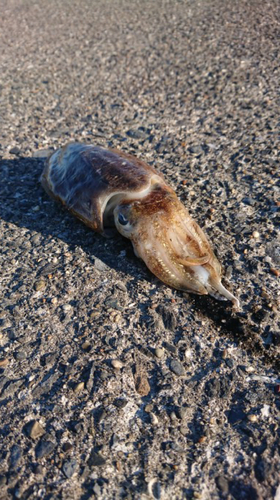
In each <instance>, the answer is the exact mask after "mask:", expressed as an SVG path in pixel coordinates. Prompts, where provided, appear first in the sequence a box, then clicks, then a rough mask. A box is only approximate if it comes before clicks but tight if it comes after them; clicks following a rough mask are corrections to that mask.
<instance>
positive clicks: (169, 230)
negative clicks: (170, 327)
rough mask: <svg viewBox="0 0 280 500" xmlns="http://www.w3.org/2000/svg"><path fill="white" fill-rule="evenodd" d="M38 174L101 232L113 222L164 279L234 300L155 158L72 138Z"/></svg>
mask: <svg viewBox="0 0 280 500" xmlns="http://www.w3.org/2000/svg"><path fill="white" fill-rule="evenodd" d="M41 182H42V185H43V187H44V189H45V190H46V191H47V193H49V194H50V195H51V196H53V197H54V198H55V199H57V200H59V201H60V202H61V203H62V204H63V205H64V206H65V207H66V208H67V209H68V210H69V211H70V212H71V213H72V214H74V215H75V216H76V217H78V218H79V219H80V220H82V221H83V222H84V223H85V224H86V225H87V226H89V227H90V228H91V229H93V230H94V231H97V232H99V233H101V234H102V233H103V234H106V227H109V226H110V225H113V224H115V226H116V228H117V230H118V231H119V232H120V233H121V234H122V235H123V236H125V237H126V238H128V239H130V240H131V242H132V245H133V248H134V251H135V254H136V255H137V256H138V257H140V258H141V259H143V261H144V262H145V264H146V265H147V267H148V268H149V269H150V271H151V272H152V273H153V274H155V275H156V276H157V277H158V278H159V279H160V280H161V281H163V282H164V283H166V284H167V285H169V286H171V287H174V288H176V289H178V290H183V291H187V292H192V293H196V294H200V295H205V294H210V295H212V296H213V297H215V298H216V299H219V300H231V301H232V302H233V304H234V306H235V307H238V306H239V301H238V299H237V298H236V297H235V296H234V295H232V293H230V292H229V291H228V290H227V289H226V288H225V287H224V286H223V285H222V283H221V266H220V264H219V262H218V260H217V258H216V257H215V255H214V253H213V251H212V249H211V246H210V243H209V241H208V239H207V237H206V235H205V234H204V232H203V231H202V229H201V228H200V227H199V225H198V224H197V223H196V222H195V221H194V220H193V219H192V218H191V216H190V215H189V213H188V211H187V209H186V208H185V207H184V205H183V204H182V203H181V202H180V201H179V199H178V198H177V196H176V194H175V191H173V189H172V188H171V187H169V186H168V185H167V184H166V182H165V181H164V179H163V176H162V175H161V174H160V173H159V172H158V171H157V170H156V169H155V168H153V167H152V166H150V165H147V163H145V162H144V161H141V160H139V159H138V158H136V157H134V156H132V155H129V154H127V153H124V152H122V151H119V150H117V149H108V150H107V149H103V148H101V147H99V146H91V145H85V144H80V143H72V144H67V145H66V146H65V147H63V148H61V149H58V150H57V151H55V152H54V153H53V154H52V155H51V156H50V157H49V158H48V159H47V161H46V164H45V168H44V171H43V174H42V177H41Z"/></svg>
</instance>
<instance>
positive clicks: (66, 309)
mask: <svg viewBox="0 0 280 500" xmlns="http://www.w3.org/2000/svg"><path fill="white" fill-rule="evenodd" d="M62 309H63V311H64V312H66V313H67V312H69V311H71V309H72V306H71V305H70V304H64V305H63V306H62Z"/></svg>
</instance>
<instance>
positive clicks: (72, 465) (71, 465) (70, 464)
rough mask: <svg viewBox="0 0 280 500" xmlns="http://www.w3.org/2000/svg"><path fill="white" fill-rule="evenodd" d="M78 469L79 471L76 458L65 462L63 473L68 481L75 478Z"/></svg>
mask: <svg viewBox="0 0 280 500" xmlns="http://www.w3.org/2000/svg"><path fill="white" fill-rule="evenodd" d="M76 469H77V461H76V460H75V458H71V459H70V460H66V462H64V464H63V466H62V471H63V473H64V474H65V476H66V477H67V478H68V479H69V478H70V477H72V476H73V474H74V473H75V471H76Z"/></svg>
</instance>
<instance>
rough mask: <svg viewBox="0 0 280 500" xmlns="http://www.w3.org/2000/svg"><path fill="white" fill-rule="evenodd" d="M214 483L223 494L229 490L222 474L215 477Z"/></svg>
mask: <svg viewBox="0 0 280 500" xmlns="http://www.w3.org/2000/svg"><path fill="white" fill-rule="evenodd" d="M216 484H217V486H218V488H219V490H221V492H222V493H223V495H227V494H228V491H229V484H228V480H227V479H226V478H225V477H224V476H218V477H216Z"/></svg>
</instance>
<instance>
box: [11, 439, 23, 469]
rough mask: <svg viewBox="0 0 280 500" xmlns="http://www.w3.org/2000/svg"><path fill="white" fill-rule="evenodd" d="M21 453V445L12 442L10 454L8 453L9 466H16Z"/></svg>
mask: <svg viewBox="0 0 280 500" xmlns="http://www.w3.org/2000/svg"><path fill="white" fill-rule="evenodd" d="M21 455H22V450H21V447H20V446H18V445H17V444H14V445H13V446H12V449H11V455H10V464H11V468H12V469H14V468H15V467H17V465H18V463H19V461H20V459H21Z"/></svg>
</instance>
